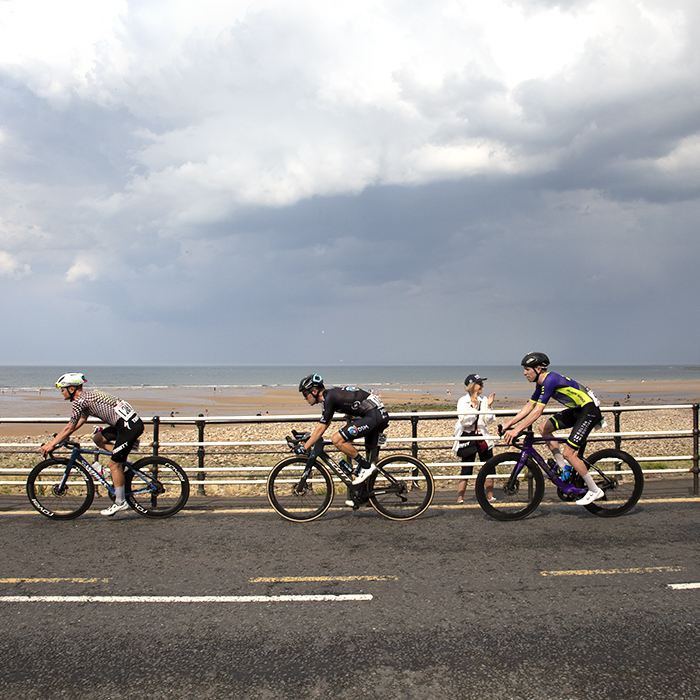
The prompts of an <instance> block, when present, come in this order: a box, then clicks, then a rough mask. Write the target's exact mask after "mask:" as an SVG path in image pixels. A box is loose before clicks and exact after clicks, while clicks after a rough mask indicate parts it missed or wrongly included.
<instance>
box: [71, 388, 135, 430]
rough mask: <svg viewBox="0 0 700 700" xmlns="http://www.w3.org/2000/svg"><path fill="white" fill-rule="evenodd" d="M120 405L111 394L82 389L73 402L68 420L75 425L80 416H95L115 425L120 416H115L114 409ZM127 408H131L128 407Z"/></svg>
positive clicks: (119, 401) (118, 400)
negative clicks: (71, 412)
mask: <svg viewBox="0 0 700 700" xmlns="http://www.w3.org/2000/svg"><path fill="white" fill-rule="evenodd" d="M122 403H124V402H122V400H121V399H118V398H117V397H116V396H112V395H111V394H106V393H105V392H104V391H98V390H97V389H88V390H85V389H83V391H81V392H80V393H79V394H78V396H77V397H76V399H75V400H74V401H73V415H72V416H71V418H70V422H71V423H77V422H78V421H79V420H80V418H81V416H95V417H96V418H100V419H101V420H103V421H104V422H105V423H109V424H110V425H116V423H117V421H118V420H119V418H120V417H121V416H119V415H118V414H117V412H116V411H115V408H116V406H117V405H118V404H122ZM127 405H128V404H127ZM129 408H131V407H130V406H129Z"/></svg>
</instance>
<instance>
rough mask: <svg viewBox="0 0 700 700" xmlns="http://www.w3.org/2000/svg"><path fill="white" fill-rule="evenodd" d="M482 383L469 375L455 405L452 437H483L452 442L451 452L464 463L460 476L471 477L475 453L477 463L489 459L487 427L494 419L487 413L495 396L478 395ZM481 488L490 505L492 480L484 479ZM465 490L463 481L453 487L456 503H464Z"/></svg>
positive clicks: (476, 376) (491, 445)
mask: <svg viewBox="0 0 700 700" xmlns="http://www.w3.org/2000/svg"><path fill="white" fill-rule="evenodd" d="M485 381H486V377H480V376H479V375H478V374H470V375H469V376H468V377H467V378H466V379H465V380H464V385H465V388H466V392H467V393H466V394H465V395H464V396H462V398H460V400H459V401H458V402H457V414H458V416H459V417H458V419H457V423H456V424H455V437H456V438H459V437H467V436H471V435H483V436H484V437H485V438H486V439H485V440H469V441H460V440H455V443H454V445H453V446H452V451H453V452H454V453H455V454H456V455H457V456H458V457H461V459H462V462H463V463H464V466H463V467H462V471H461V474H460V476H471V475H472V471H473V469H474V461H475V460H476V456H477V454H478V455H479V461H480V462H485V461H486V460H487V459H491V457H493V445H494V442H493V440H490V439H489V437H488V436H489V430H488V424H489V423H493V422H495V420H496V416H494V414H493V413H492V412H491V411H490V408H491V406H492V404H493V400H494V399H495V398H496V394H491V395H490V396H489V397H488V398H486V397H485V396H482V395H481V392H482V391H483V390H484V382H485ZM484 485H485V487H486V495H487V496H488V499H489V502H491V503H493V501H495V500H496V499H495V498H494V495H493V479H487V480H486V482H485V484H484ZM466 490H467V480H466V479H464V480H463V481H460V482H459V485H458V486H457V503H464V492H465V491H466Z"/></svg>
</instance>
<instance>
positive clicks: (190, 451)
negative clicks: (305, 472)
mask: <svg viewBox="0 0 700 700" xmlns="http://www.w3.org/2000/svg"><path fill="white" fill-rule="evenodd" d="M699 408H700V404H680V405H679V404H672V405H664V406H624V407H623V406H618V405H614V406H609V407H601V411H602V412H603V414H604V415H606V416H611V417H612V423H613V425H612V430H605V431H601V432H597V433H593V434H592V435H591V437H590V439H589V444H591V448H590V450H589V451H592V450H593V449H595V447H594V444H595V443H601V442H606V443H609V444H612V445H614V446H615V447H616V448H617V449H621V448H624V449H625V450H626V451H628V452H630V453H631V454H633V456H635V457H636V458H637V460H638V461H639V462H640V463H641V464H642V467H644V465H645V464H648V463H655V462H663V463H666V464H668V463H674V462H677V463H679V464H681V463H689V464H690V467H689V468H688V467H680V466H679V467H678V468H668V467H666V468H664V469H643V471H644V472H645V474H647V475H650V474H665V475H672V474H681V473H686V474H687V473H692V475H693V494H694V495H698V494H699V492H700V488H699V487H700V483H699V475H700V464H699V463H700V449H699V442H700V439H699V436H700V430H699V424H700V421H699ZM660 410H674V411H682V412H684V413H686V415H687V412H690V413H691V414H692V427H691V428H690V429H688V430H675V429H673V430H671V429H669V430H627V431H624V430H623V427H624V426H623V424H624V420H625V419H624V415H625V414H626V413H630V412H643V411H660ZM555 412H556V409H548V410H546V411H545V414H547V413H550V414H551V413H555ZM494 413H495V414H496V415H497V416H503V417H506V416H512V415H514V414H515V413H516V411H514V410H497V411H494ZM389 416H390V419H391V423H390V425H389V429H388V431H387V435H388V438H387V446H386V447H385V451H387V450H388V451H391V450H394V451H404V452H406V451H408V452H410V453H411V454H412V455H413V456H414V457H419V458H421V459H422V460H423V461H424V462H426V464H427V465H428V466H429V467H431V468H432V469H433V471H436V474H435V478H436V480H438V481H440V480H443V481H454V480H461V479H465V478H466V479H470V478H471V479H474V478H476V477H475V476H472V477H464V476H460V475H459V474H456V473H453V472H456V471H458V468H459V467H461V464H462V463H461V462H459V461H454V460H455V459H456V457H454V455H452V453H451V452H449V451H450V449H451V446H452V443H453V442H454V439H455V438H454V436H453V435H452V434H451V427H450V429H449V430H445V434H442V435H426V434H422V431H421V429H422V428H425V427H426V426H428V425H430V424H431V423H434V422H435V421H446V420H452V421H454V420H455V419H456V417H457V413H456V411H443V412H410V413H390V414H389ZM143 420H144V423H146V424H147V426H150V431H151V436H150V440H148V439H147V438H146V437H145V435H146V433H144V436H142V440H141V449H142V450H143V449H144V448H146V449H148V450H149V451H151V452H152V453H153V454H154V455H157V454H159V453H160V452H161V451H163V452H165V453H166V454H168V455H169V456H172V457H173V459H176V460H178V461H181V462H182V466H183V468H184V469H185V471H186V472H188V476H189V477H190V483H191V484H192V485H193V486H196V487H197V490H196V492H197V494H199V495H206V491H205V487H212V486H216V487H226V486H242V485H246V486H252V485H255V484H258V485H260V484H264V483H265V480H266V479H265V477H266V475H267V472H269V470H270V469H271V467H272V466H273V465H274V463H276V462H277V461H278V460H279V459H281V458H282V457H284V456H288V455H289V451H288V448H287V444H286V441H285V440H284V437H283V436H282V435H274V432H275V430H274V429H275V428H277V430H276V432H277V433H279V432H280V428H281V427H283V426H284V425H286V424H295V425H297V426H302V425H304V424H315V423H317V421H318V416H314V415H308V414H305V415H288V416H222V417H209V416H204V415H201V414H200V415H199V416H193V417H180V416H178V417H167V418H161V417H159V416H153V417H151V418H143ZM90 422H94V423H99V421H97V420H95V419H91V421H90ZM338 422H344V421H340V420H338ZM2 423H3V425H5V426H7V425H8V424H15V425H18V426H21V425H37V424H46V425H64V424H65V420H63V419H55V418H3V419H2ZM402 424H404V425H402ZM392 425H393V426H394V428H396V426H397V425H398V426H401V427H402V429H401V430H399V431H398V432H403V433H404V434H403V435H400V436H398V437H397V436H395V435H394V436H392V432H395V431H392ZM164 426H165V427H166V428H170V429H171V430H172V429H173V428H175V429H181V428H182V427H183V426H192V427H194V428H195V430H196V439H187V440H177V439H172V437H173V436H172V435H170V436H167V439H165V440H163V439H162V437H163V428H164ZM241 426H256V427H257V428H258V429H260V428H264V427H265V426H270V427H269V430H268V432H269V433H270V434H269V435H268V436H266V437H267V439H223V440H216V439H215V440H207V439H206V438H207V429H210V430H211V429H214V428H221V427H228V428H229V429H230V430H233V429H235V428H241ZM147 429H148V428H147ZM424 432H425V430H424V431H423V433H424ZM492 439H493V440H494V441H495V443H496V445H497V448H498V447H500V446H501V445H504V443H503V441H502V440H500V439H499V438H498V437H495V436H492ZM669 439H671V440H683V441H685V442H687V443H689V444H688V447H689V448H690V449H689V450H687V452H688V454H666V455H664V454H658V455H657V454H652V455H639V454H635V450H634V446H635V444H638V443H640V442H642V441H654V440H657V441H659V440H669ZM40 444H41V443H40V442H26V441H23V442H0V460H1V461H0V487H3V486H7V487H10V486H15V487H16V486H20V485H21V486H23V485H24V484H25V481H26V475H27V474H28V473H29V471H30V470H31V466H33V464H34V463H36V462H38V461H39V457H38V455H37V452H38V449H39V447H40ZM89 444H90V445H91V446H92V442H91V441H90V443H89ZM441 452H442V453H449V455H448V457H447V458H446V459H442V460H440V459H439V457H440V453H441ZM10 455H25V456H26V455H32V456H34V455H37V459H36V460H35V461H32V462H31V464H23V465H21V466H14V465H9V466H8V465H7V461H8V457H9V456H10ZM136 456H138V453H135V454H134V457H136ZM183 457H184V461H183V460H182V458H183ZM431 457H433V459H432V461H431ZM222 460H223V461H225V462H227V463H226V464H223V465H221V466H217V465H219V464H221V461H222ZM25 461H26V457H25ZM479 464H480V463H479V462H475V465H479ZM445 470H450V472H451V473H448V474H443V473H440V472H444V471H445Z"/></svg>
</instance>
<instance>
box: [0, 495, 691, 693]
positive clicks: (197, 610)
mask: <svg viewBox="0 0 700 700" xmlns="http://www.w3.org/2000/svg"><path fill="white" fill-rule="evenodd" d="M699 505H700V504H698V502H694V503H684V502H677V503H649V504H644V503H642V504H640V505H638V506H637V508H635V509H634V511H633V512H632V513H631V514H629V515H627V516H624V517H621V518H617V519H601V518H596V517H595V516H593V515H591V514H589V513H588V512H587V511H585V510H583V509H580V508H578V507H576V506H571V505H564V504H559V505H552V506H546V507H542V508H540V509H539V511H538V512H537V513H536V514H535V515H534V516H532V517H530V518H527V519H526V520H523V521H520V522H516V523H498V522H495V521H493V520H490V519H487V518H486V517H485V516H484V515H483V514H482V513H481V511H480V510H478V509H454V508H452V509H450V508H431V509H430V510H429V511H428V513H427V514H425V515H424V516H422V517H420V518H419V519H417V520H415V521H411V522H408V523H396V522H391V521H388V520H385V519H384V518H382V517H380V516H379V515H377V514H376V513H375V512H374V511H372V510H363V511H359V512H357V513H352V512H350V511H346V510H332V511H330V512H329V513H328V514H327V515H326V516H324V517H323V518H322V519H320V520H318V521H316V522H313V523H308V524H296V523H290V522H287V521H285V520H282V519H281V518H280V517H279V516H277V515H276V514H274V513H271V512H247V513H236V514H230V513H229V514H215V513H212V512H206V511H203V512H190V513H184V514H180V515H178V516H176V517H174V518H171V519H168V520H164V521H153V520H147V519H144V518H141V517H139V516H137V515H136V514H132V513H128V514H120V515H118V516H116V517H115V518H113V519H107V518H104V517H101V516H99V515H95V514H92V513H90V514H87V515H85V516H83V517H81V518H79V519H77V520H74V521H68V522H52V521H49V520H47V519H45V518H43V517H41V516H39V515H29V514H27V515H22V514H15V515H9V516H8V515H5V516H3V517H1V518H0V541H1V543H2V553H3V555H2V565H1V567H0V577H1V580H2V583H0V615H1V620H2V622H1V625H2V635H1V638H0V653H1V657H2V661H1V668H0V697H1V698H2V699H3V700H5V699H8V700H9V699H10V698H12V699H15V698H18V699H23V698H42V700H44V699H50V698H100V699H101V700H108V699H111V698H114V699H117V698H134V697H139V696H142V697H148V698H152V699H159V698H164V699H165V698H167V699H168V700H171V699H173V698H260V699H268V698H270V699H271V698H290V699H291V698H294V699H295V700H297V699H301V698H411V699H412V698H425V699H428V698H429V699H431V700H433V699H439V698H504V699H505V698H507V699H520V698H523V699H525V698H528V699H538V698H547V699H550V698H567V699H578V698H587V699H591V698H593V699H595V698H601V699H602V698H605V699H606V700H607V699H609V698H615V699H616V698H635V699H638V698H644V699H648V698H664V699H666V698H684V699H686V700H687V699H689V698H698V697H700V670H699V669H700V663H699V661H700V617H699V615H698V611H699V610H700V588H696V589H687V590H678V589H673V588H670V587H669V584H676V583H692V582H700V557H699V556H698V544H699V543H700V524H699V523H700V519H699V517H698V516H699V515H700V511H699V510H698V507H699ZM563 572H565V573H563ZM42 579H43V580H42ZM320 594H323V595H327V596H339V595H349V596H358V599H353V600H339V599H337V598H331V599H329V600H300V599H296V600H281V601H280V600H274V597H276V596H281V595H282V596H283V595H292V596H308V595H320ZM38 595H41V596H128V597H131V596H168V597H171V598H168V601H167V602H133V601H132V600H129V601H128V602H80V601H77V602H34V601H32V602H26V601H25V600H23V599H20V600H19V601H17V602H14V601H10V600H8V597H9V596H19V597H22V596H38ZM191 596H207V597H208V598H207V599H206V600H204V601H194V602H192V601H191V600H190V602H186V598H182V597H191ZM217 596H245V597H244V598H242V599H231V598H229V599H227V600H225V601H223V602H222V601H218V602H217V601H215V600H213V599H211V598H213V597H217ZM250 596H263V597H265V596H269V597H270V598H262V599H256V598H249V597H250ZM361 596H364V598H362V597H361ZM370 596H371V598H370ZM173 597H175V598H173ZM209 597H211V598H209Z"/></svg>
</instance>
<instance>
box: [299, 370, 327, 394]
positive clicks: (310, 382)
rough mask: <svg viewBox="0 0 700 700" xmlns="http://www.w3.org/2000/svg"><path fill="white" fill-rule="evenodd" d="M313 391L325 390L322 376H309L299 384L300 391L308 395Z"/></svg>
mask: <svg viewBox="0 0 700 700" xmlns="http://www.w3.org/2000/svg"><path fill="white" fill-rule="evenodd" d="M312 389H323V377H322V376H321V375H320V374H307V375H306V376H305V377H304V378H303V379H302V380H301V381H300V382H299V391H300V392H301V393H302V394H308V393H309V392H310V391H311V390H312Z"/></svg>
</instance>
